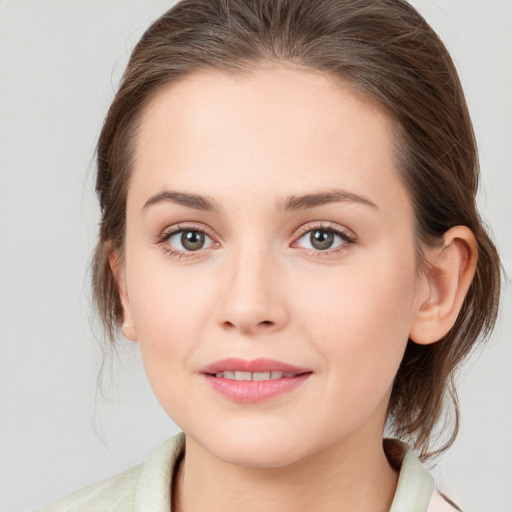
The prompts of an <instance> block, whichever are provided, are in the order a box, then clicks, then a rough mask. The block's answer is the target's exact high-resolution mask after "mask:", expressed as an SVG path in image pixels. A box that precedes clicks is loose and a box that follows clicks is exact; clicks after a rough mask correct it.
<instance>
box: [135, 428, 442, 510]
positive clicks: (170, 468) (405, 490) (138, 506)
mask: <svg viewBox="0 0 512 512" xmlns="http://www.w3.org/2000/svg"><path fill="white" fill-rule="evenodd" d="M384 450H385V452H386V456H387V457H388V460H389V462H390V464H391V465H392V466H393V467H394V468H395V469H397V470H399V471H400V473H399V477H398V485H397V488H396V492H395V497H394V499H393V503H392V505H391V509H390V511H389V512H426V511H427V509H428V505H429V503H430V500H431V497H432V492H433V490H434V481H433V478H432V476H431V475H430V474H429V473H428V471H427V470H426V469H425V468H424V467H423V465H422V464H421V462H420V460H419V459H418V457H417V456H416V455H415V453H414V452H413V451H412V449H411V448H410V447H409V446H408V445H407V444H406V443H403V442H402V441H398V440H396V439H385V440H384ZM184 451H185V434H184V433H183V432H181V433H180V434H178V435H176V436H174V437H172V438H171V439H169V440H168V441H166V442H165V443H164V444H162V445H161V446H160V447H159V448H158V449H157V450H156V451H155V452H154V453H153V454H152V455H151V457H150V458H149V459H148V460H147V462H146V463H145V464H144V466H143V469H142V472H141V474H140V478H139V480H138V482H137V489H136V493H135V512H147V511H148V510H158V511H161V512H171V508H170V503H171V489H172V478H173V473H174V468H175V466H176V463H177V461H178V460H179V459H180V458H181V456H182V455H183V453H184Z"/></svg>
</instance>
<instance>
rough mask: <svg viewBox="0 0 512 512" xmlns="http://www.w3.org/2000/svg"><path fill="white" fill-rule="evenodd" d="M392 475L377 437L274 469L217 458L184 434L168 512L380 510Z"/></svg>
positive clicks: (388, 498) (388, 499)
mask: <svg viewBox="0 0 512 512" xmlns="http://www.w3.org/2000/svg"><path fill="white" fill-rule="evenodd" d="M397 479H398V476H397V474H396V473H395V472H394V471H393V470H392V469H391V467H390V466H389V463H388V461H387V459H386V456H385V453H384V450H383V448H382V438H381V435H379V436H374V439H373V441H372V442H370V443H369V442H368V438H365V439H364V441H363V440H361V442H357V440H355V439H343V440H342V441H339V442H338V443H336V444H335V445H331V446H329V447H328V448H327V449H325V450H323V451H320V452H317V453H315V454H314V455H311V456H309V457H307V458H303V459H301V460H299V461H297V462H294V463H292V464H288V465H286V466H283V467H277V468H254V467H247V466H238V465H234V464H230V463H228V462H225V461H222V460H219V459H218V458H216V457H215V456H214V455H213V454H211V453H210V452H209V451H207V450H206V449H205V448H204V447H202V446H201V445H200V444H198V443H197V442H195V441H194V440H192V439H190V438H188V437H187V441H186V456H185V457H184V459H183V460H182V462H181V464H180V466H179V468H178V470H177V474H176V478H175V484H174V486H173V487H174V488H173V506H172V511H173V512H199V511H204V510H208V511H209V512H231V511H236V512H238V511H240V510H243V511H244V512H255V511H258V512H260V511H261V510H265V512H282V511H283V510H318V511H322V512H331V511H332V512H334V511H336V512H344V511H347V512H348V511H350V512H363V511H364V512H370V511H371V512H385V511H388V510H389V508H390V506H391V503H392V501H393V495H394V492H395V489H396V484H397Z"/></svg>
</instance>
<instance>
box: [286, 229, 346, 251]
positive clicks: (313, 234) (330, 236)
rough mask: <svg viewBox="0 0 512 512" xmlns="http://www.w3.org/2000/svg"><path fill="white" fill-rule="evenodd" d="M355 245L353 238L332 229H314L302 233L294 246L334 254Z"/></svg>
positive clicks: (339, 230)
mask: <svg viewBox="0 0 512 512" xmlns="http://www.w3.org/2000/svg"><path fill="white" fill-rule="evenodd" d="M353 243H355V238H354V237H353V236H351V235H349V234H348V233H346V232H344V231H342V230H341V229H338V228H334V227H323V226H321V227H316V228H314V229H309V230H307V231H306V232H304V234H303V235H301V236H300V238H299V239H298V240H297V242H295V244H294V245H297V246H299V247H302V248H304V249H309V250H313V251H321V252H328V251H333V252H336V249H341V248H342V247H343V246H345V245H347V244H353Z"/></svg>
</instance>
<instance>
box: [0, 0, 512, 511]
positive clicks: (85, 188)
mask: <svg viewBox="0 0 512 512" xmlns="http://www.w3.org/2000/svg"><path fill="white" fill-rule="evenodd" d="M171 3H172V2H169V1H163V0H136V1H135V0H109V1H105V0H83V1H79V0H32V1H29V0H3V1H0V79H1V82H0V172H1V174H0V258H1V259H0V315H1V316H0V342H1V347H0V350H1V352H0V358H1V359H0V415H1V416H0V422H1V423H0V428H1V434H0V511H13V512H14V511H22V510H27V509H30V508H31V507H35V506H37V505H42V504H44V503H46V502H48V501H51V500H53V499H55V498H57V497H60V496H62V495H64V494H67V493H69V492H71V491H74V490H76V489H78V488H81V487H84V486H86V485H88V484H91V483H93V482H95V481H97V480H100V479H103V478H106V477H108V476H110V475H112V474H114V473H116V472H120V471H122V470H124V469H126V468H128V467H129V466H131V465H134V464H136V463H138V462H140V461H142V460H144V459H145V458H146V457H147V455H148V454H149V453H150V452H151V451H152V450H153V449H154V448H155V447H156V446H157V445H158V444H159V443H160V442H162V441H163V440H164V439H166V438H167V437H169V436H170V435H172V434H173V433H175V432H176V431H177V428H176V427H175V425H174V424H173V423H172V422H171V421H170V420H169V419H168V418H167V416H166V415H165V413H164V412H163V411H162V410H161V408H160V406H159V405H158V404H157V402H156V399H155V398H154V397H153V395H152V392H151V391H150V389H149V386H148V385H147V383H146V380H145V377H144V375H143V371H142V368H141V364H140V360H139V356H138V353H137V346H136V345H135V344H130V343H129V342H126V344H125V345H123V346H122V347H121V350H120V352H121V354H120V358H119V360H120V361H121V363H122V364H120V363H113V366H114V368H113V370H112V371H111V369H110V368H107V369H106V371H105V373H104V375H105V379H104V388H105V389H106V391H108V398H105V397H104V396H103V395H102V394H100V393H97V376H98V372H99V368H100V364H101V360H102V354H101V350H100V349H99V346H98V344H97V342H96V340H95V336H94V334H93V332H92V330H91V325H90V297H89V287H88V276H87V269H88V262H89V259H90V254H91V251H92V248H93V244H94V242H95V237H96V227H97V220H98V212H97V207H96V202H95V198H94V194H93V180H92V177H93V171H94V168H93V164H92V154H93V149H94V144H95V140H96V137H97V135H98V133H99V129H100V126H101V122H102V119H103V116H104V114H105V112H106V109H107V107H108V104H109V102H110V101H111V99H112V97H113V90H114V89H115V87H116V85H117V83H118V80H119V77H120V75H121V73H122V70H123V67H124V65H125V63H126V59H127V57H128V55H129V52H130V50H131V48H132V47H133V45H134V43H135V42H136V41H137V39H138V37H139V36H140V35H141V33H142V31H143V29H144V28H145V27H147V25H148V24H149V22H150V21H151V20H153V19H154V18H155V17H156V16H157V15H159V14H160V13H161V12H163V11H164V10H165V9H166V8H168V7H169V6H170V5H171ZM414 5H415V6H416V7H418V8H419V9H420V11H421V12H422V13H423V14H424V16H426V18H427V20H428V21H429V22H430V23H431V24H432V25H433V26H434V28H435V29H436V30H437V31H438V32H439V33H440V35H441V37H442V38H443V39H444V41H445V42H446V44H447V46H448V48H449V49H450V50H451V52H452V55H453V57H454V60H455V62H456V65H457V66H458V69H459V71H460V74H461V77H462V81H463V85H464V86H465V91H466V95H467V100H468V103H469V107H470V110H471V112H472V115H473V120H474V123H475V129H476V134H477V138H478V141H479V147H480V152H481V163H482V175H483V181H482V190H481V194H480V206H481V210H482V213H483V216H484V218H486V219H487V221H488V222H489V224H490V225H491V226H493V230H494V235H495V238H496V240H497V243H498V246H499V248H500V249H501V253H502V257H503V260H504V263H505V267H506V269H507V272H508V274H509V275H511V274H512V235H511V217H512V199H511V198H512V1H510V0H492V1H483V0H437V1H432V0H421V1H420V0H417V1H415V2H414ZM511 305H512V295H511V291H510V287H509V289H508V290H506V293H505V296H504V300H503V308H502V316H501V321H500V324H499V326H498V328H497V330H496V332H495V334H494V336H493V338H492V340H491V342H490V343H489V345H488V348H486V349H485V350H484V351H483V352H480V353H479V355H477V356H475V357H473V358H472V360H471V361H470V363H469V364H468V365H467V366H466V367H465V370H464V372H463V374H462V376H461V379H460V395H461V404H462V428H461V432H460V436H459V438H458V439H457V441H456V443H455V445H454V446H453V448H452V449H451V450H450V451H449V452H448V453H447V454H446V455H445V456H444V457H443V458H442V460H441V462H440V464H439V465H438V466H437V467H436V468H435V469H434V473H435V475H436V478H437V481H438V484H439V485H440V486H441V488H442V489H444V490H445V491H446V492H447V493H448V494H449V495H451V496H453V497H454V498H455V499H456V500H457V501H458V502H459V504H460V505H461V506H462V507H463V509H464V510H465V511H466V512H472V511H475V512H511V511H512V410H511V409H512V407H511V406H512V371H511V370H512V343H511V336H512V318H511V315H510V311H511ZM110 375H113V378H112V379H110V377H109V376H110Z"/></svg>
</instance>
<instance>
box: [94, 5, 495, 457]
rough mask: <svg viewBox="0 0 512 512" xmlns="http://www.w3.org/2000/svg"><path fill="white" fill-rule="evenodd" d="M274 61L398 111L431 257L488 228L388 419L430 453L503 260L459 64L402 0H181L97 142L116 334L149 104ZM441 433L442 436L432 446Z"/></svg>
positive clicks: (141, 49)
mask: <svg viewBox="0 0 512 512" xmlns="http://www.w3.org/2000/svg"><path fill="white" fill-rule="evenodd" d="M268 64H283V65H286V66H296V67H297V68H300V69H304V70H314V71H322V72H325V73H328V74H329V75H330V76H333V77H335V78H339V79H340V80H341V81H343V83H345V84H347V83H348V84H349V85H350V86H351V87H353V88H354V90H357V91H358V92H359V93H361V94H363V95H366V96H367V97H368V98H371V99H372V101H376V102H377V103H378V104H379V105H380V106H381V107H382V108H383V109H385V111H386V112H387V113H388V115H389V116H390V118H391V119H392V121H393V123H394V127H395V140H394V143H395V148H396V149H395V153H396V157H397V158H396V160H397V167H398V170H399V173H400V177H401V179H402V181H403V183H404V185H405V187H406V188H407V190H408V192H409V195H410V198H411V202H412V204H413V206H414V212H415V228H416V241H417V248H418V251H417V252H418V265H419V267H420V266H421V265H422V264H424V261H423V259H422V251H421V247H425V246H432V245H436V244H440V243H442V240H443V235H444V233H446V231H448V230H449V229H450V228H452V227H453V226H457V225H464V226H467V227H468V228H470V229H471V230H472V231H473V233H474V235H475V237H476V240H477V244H478V262H477V267H476V273H475V277H474V279H473V281H472V284H471V286H470V288H469V291H468V293H467V295H466V297H465V300H464V303H463V306H462V309H461V311H460V314H459V315H458V318H457V320H456V322H455V325H454V326H453V328H452V329H451V330H450V331H449V332H448V333H447V334H446V335H445V336H444V337H443V338H442V339H441V340H439V341H438V342H436V343H434V344H431V345H418V344H416V343H414V342H413V341H411V340H409V342H408V345H407V348H406V351H405V355H404V357H403V360H402V362H401V365H400V368H399V370H398V373H397V375H396V378H395V380H394V385H393V390H392V394H391V399H390V403H389V409H388V427H389V428H390V429H391V430H392V431H393V432H394V434H395V435H397V436H398V437H401V438H403V439H405V440H407V441H409V442H411V443H412V444H413V445H414V447H415V448H416V450H417V451H418V452H419V454H420V456H421V457H422V458H423V459H426V458H428V457H430V456H432V455H435V454H437V453H440V452H441V451H443V450H444V449H446V448H447V447H448V446H450V445H451V444H452V443H453V441H454V439H455V436H456V435H457V431H458V426H459V410H458V401H457V393H456V389H455V384H454V376H455V374H456V371H457V369H458V368H459V366H460V364H461V362H462V361H463V360H464V359H465V358H466V356H467V355H468V354H469V353H470V351H471V350H472V349H473V348H474V347H475V346H476V345H477V344H478V343H477V342H478V341H481V340H484V339H485V338H486V337H487V336H488V335H489V334H490V332H491V330H492V328H493V326H494V323H495V320H496V316H497V311H498V302H499V295H500V277H501V265H500V260H499V257H498V254H497V251H496V248H495V246H494V244H493V242H492V241H491V239H490V237H489V236H488V234H487V232H486V229H485V226H484V224H483V222H482V220H481V218H480V216H479V213H478V210H477V207H476V201H475V196H476V193H477V189H478V179H479V165H478V155H477V148H476V142H475V137H474V133H473V128H472V124H471V119H470V116H469V112H468V109H467V106H466V102H465V99H464V94H463V91H462V87H461V84H460V81H459V78H458V75H457V71H456V69H455V66H454V64H453V62H452V59H451V57H450V55H449V53H448V51H447V50H446V48H445V46H444V44H443V43H442V42H441V40H440V39H439V37H438V36H437V35H436V33H435V32H434V31H433V30H432V28H431V27H430V26H429V25H428V24H427V22H426V21H425V20H424V19H423V18H422V16H421V15H420V14H419V13H418V12H417V11H416V10H415V9H414V8H412V7H411V6H410V5H409V4H408V3H407V2H406V1H404V0H182V1H180V2H178V3H177V4H176V5H174V6H173V7H172V8H171V9H170V10H168V11H167V12H166V13H164V14H163V15H162V16H161V17H160V18H158V19H157V20H156V21H155V22H154V23H153V24H152V25H151V26H150V27H149V28H148V29H147V31H146V32H145V33H144V35H143V36H142V38H141V39H140V41H139V42H138V43H137V45H136V46H135V48H134V50H133V52H132V55H131V57H130V60H129V63H128V66H127V68H126V71H125V73H124V75H123V78H122V80H121V84H120V86H119V89H118V92H117V94H116V96H115V98H114V100H113V102H112V104H111V106H110V109H109V111H108V114H107V116H106V119H105V122H104V125H103V128H102V131H101V134H100V137H99V141H98V145H97V178H96V191H97V194H98V198H99V203H100V208H101V225H100V235H99V240H98V243H97V246H96V249H95V253H94V258H93V262H92V277H93V291H94V299H95V303H96V306H97V309H98V312H99V316H100V318H101V320H102V322H103V325H104V327H105V330H106V333H107V335H108V338H109V339H110V340H111V342H112V343H115V341H116V336H117V331H118V327H119V325H120V323H121V322H122V305H121V300H120V296H119V289H118V285H117V281H116V278H115V276H114V274H113V272H112V270H111V268H110V265H109V254H110V251H112V250H115V251H117V253H118V254H120V255H121V259H122V255H123V245H124V235H125V228H126V226H125V223H126V198H127V190H128V186H129V182H130V171H131V165H132V160H133V154H134V151H135V148H136V135H137V128H138V124H139V123H140V120H141V117H142V114H143V113H144V110H145V107H146V106H147V105H148V102H149V101H151V100H152V99H153V98H154V97H155V95H157V94H158V92H159V91H161V90H162V89H163V88H165V87H166V86H168V85H170V84H171V83H173V82H177V81H179V80H180V79H183V78H185V77H187V76H188V75H190V74H192V73H194V72H196V71H202V70H206V69H210V70H219V71H222V72H228V73H235V74H244V73H247V72H251V71H253V70H255V69H257V68H258V67H259V66H265V65H268ZM446 410H448V411H451V412H452V414H451V415H449V416H447V415H446V414H445V411H446ZM447 417H450V418H451V421H449V422H446V418H447ZM439 432H441V433H442V434H443V438H442V443H441V444H440V445H439V446H436V448H435V449H433V448H432V444H433V438H435V437H436V436H437V435H438V434H439ZM434 444H435V443H434ZM437 444H439V443H437Z"/></svg>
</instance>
